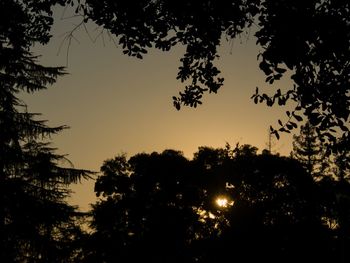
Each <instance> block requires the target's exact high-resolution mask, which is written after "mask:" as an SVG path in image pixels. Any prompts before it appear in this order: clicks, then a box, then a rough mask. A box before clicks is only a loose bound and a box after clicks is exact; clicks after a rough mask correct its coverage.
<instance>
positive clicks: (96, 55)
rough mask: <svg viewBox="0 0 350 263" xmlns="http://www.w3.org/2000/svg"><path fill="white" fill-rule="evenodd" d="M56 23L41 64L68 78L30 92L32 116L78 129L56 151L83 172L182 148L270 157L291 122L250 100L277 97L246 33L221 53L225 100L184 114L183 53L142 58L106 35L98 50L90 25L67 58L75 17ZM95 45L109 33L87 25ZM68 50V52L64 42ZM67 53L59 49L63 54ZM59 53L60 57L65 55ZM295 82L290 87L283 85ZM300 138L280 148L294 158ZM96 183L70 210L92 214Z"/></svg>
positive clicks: (85, 187) (286, 138) (215, 97)
mask: <svg viewBox="0 0 350 263" xmlns="http://www.w3.org/2000/svg"><path fill="white" fill-rule="evenodd" d="M55 16H56V17H57V19H56V22H55V24H54V27H53V31H52V33H53V35H54V37H53V38H52V40H51V42H50V43H49V44H48V45H46V46H36V47H35V48H34V51H35V52H36V53H38V54H41V55H42V57H41V59H40V61H41V62H42V63H43V64H44V65H48V66H62V65H63V66H64V65H67V62H68V65H67V72H68V73H69V75H66V76H64V77H61V78H60V79H59V80H58V81H57V83H56V84H55V85H53V86H52V87H50V88H49V89H48V90H46V91H41V92H38V93H35V94H34V95H33V94H31V95H23V96H22V98H23V99H24V101H25V102H26V103H27V104H28V110H29V111H30V112H39V113H42V118H43V119H47V120H49V122H48V124H49V125H51V126H55V125H62V124H66V125H68V126H70V129H69V130H65V131H64V132H62V133H61V134H60V135H57V136H55V137H53V146H54V147H57V148H58V153H64V154H68V158H69V159H70V160H71V161H72V162H73V164H74V166H75V167H76V168H83V169H91V170H94V171H99V168H100V166H101V165H102V162H103V161H104V160H106V159H107V158H112V157H114V156H115V155H116V154H118V153H127V154H128V156H129V157H130V156H132V155H133V154H136V153H139V152H152V151H163V150H164V149H169V148H170V149H176V150H181V151H183V153H184V155H185V156H186V157H188V158H192V155H193V153H194V152H195V151H196V150H197V148H198V146H212V147H224V146H225V143H226V142H228V143H230V144H231V145H233V146H234V145H235V144H236V143H237V142H239V143H240V144H244V143H248V144H251V145H254V146H256V147H258V148H259V150H262V149H264V148H266V144H267V141H268V128H269V126H270V125H275V126H276V127H277V119H278V118H282V120H285V117H284V116H285V114H284V111H285V110H287V109H286V108H280V107H278V106H275V107H272V108H269V107H267V106H265V105H255V104H254V103H253V101H252V100H251V99H250V97H251V95H252V94H253V93H254V92H255V88H256V87H257V86H258V87H260V88H261V89H262V90H264V91H267V92H268V91H269V90H271V92H272V91H273V90H274V89H273V87H272V86H271V85H267V84H265V82H264V80H265V77H264V75H263V73H262V72H261V71H260V70H259V68H258V61H257V54H258V53H259V48H258V47H257V46H256V45H255V39H254V37H253V36H252V34H251V36H242V38H241V39H236V40H235V41H233V42H227V41H224V42H223V44H222V46H221V47H220V56H221V57H220V59H219V60H218V61H217V66H218V67H219V69H220V70H221V71H222V76H223V77H224V78H225V82H224V86H223V87H222V88H221V89H220V90H219V92H218V94H210V95H209V94H208V95H206V96H205V98H204V100H203V105H202V106H199V107H197V108H182V109H181V110H180V111H177V110H176V109H175V108H174V107H173V105H172V96H174V95H177V94H178V91H180V90H181V89H182V87H183V86H184V85H183V84H182V83H181V82H179V81H177V80H176V75H177V71H178V67H179V66H180V62H179V59H180V58H181V56H182V54H183V52H184V47H181V46H178V47H175V48H174V49H173V50H172V51H170V52H161V51H158V50H150V52H149V54H148V55H146V56H145V57H144V59H142V60H138V59H135V58H131V57H128V56H126V55H123V54H122V49H121V47H116V46H115V45H114V44H113V42H112V41H110V40H109V38H108V35H107V34H106V33H104V34H103V36H104V41H103V38H102V37H99V38H98V39H97V40H96V42H95V43H93V42H92V41H91V40H89V37H88V35H87V33H86V32H85V30H84V29H83V28H80V30H78V31H77V32H76V33H75V37H76V39H77V40H78V42H79V43H78V42H77V41H75V40H72V42H71V45H70V48H69V55H68V61H67V56H66V53H67V44H68V42H67V41H65V39H64V37H65V35H66V34H65V32H67V31H68V30H70V29H72V28H74V25H75V24H77V23H78V22H77V21H78V20H79V19H78V20H77V19H61V17H62V16H65V17H67V16H69V14H67V13H65V14H63V10H62V9H56V12H55ZM88 31H89V34H90V35H91V36H92V37H93V38H94V37H96V36H97V35H98V34H99V32H100V31H101V29H97V30H96V26H94V25H91V24H90V25H89V26H88ZM61 44H63V45H62V47H61V48H60V45H61ZM59 51H60V52H59ZM58 53H59V54H58ZM290 85H291V83H290V82H289V81H287V80H282V81H280V82H278V83H277V86H278V88H281V89H285V88H288V87H290ZM291 139H292V136H291V135H288V134H283V135H282V138H281V139H280V140H279V141H275V143H274V147H273V150H275V151H277V152H279V153H281V154H282V155H288V154H289V152H290V150H291ZM93 184H94V182H93V181H88V182H86V181H84V182H82V183H81V184H78V185H74V186H73V187H72V189H73V190H74V191H75V194H74V195H73V196H72V198H71V203H73V204H77V205H79V206H80V208H81V209H83V210H87V209H88V208H89V203H92V202H94V200H95V199H94V196H95V195H94V192H93Z"/></svg>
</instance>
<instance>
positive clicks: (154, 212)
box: [85, 145, 349, 262]
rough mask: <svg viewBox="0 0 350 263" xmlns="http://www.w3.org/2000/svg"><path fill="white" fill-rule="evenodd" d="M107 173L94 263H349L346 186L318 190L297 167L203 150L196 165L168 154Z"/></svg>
mask: <svg viewBox="0 0 350 263" xmlns="http://www.w3.org/2000/svg"><path fill="white" fill-rule="evenodd" d="M101 171H102V173H103V174H102V175H101V176H100V177H99V178H98V180H97V181H96V185H95V191H96V194H97V195H98V196H100V200H99V201H98V202H97V203H96V204H95V205H93V210H92V216H93V220H92V225H91V227H92V229H93V231H94V232H93V234H92V235H91V239H90V240H89V242H88V244H89V246H88V247H89V251H88V252H89V253H87V254H86V258H85V261H86V262H117V261H118V262H130V261H135V262H136V261H138V260H143V261H147V262H220V261H224V260H225V261H227V260H229V261H230V260H231V261H234V260H237V261H239V262H256V261H262V262H265V261H266V262H296V261H300V262H329V261H334V262H346V261H344V260H346V259H348V255H347V254H346V250H344V247H347V246H348V244H349V243H348V236H349V235H348V234H347V232H346V231H347V230H346V228H347V223H346V222H347V221H346V218H347V217H346V216H345V213H346V211H348V210H347V209H348V204H345V203H344V202H346V201H345V199H344V198H345V197H343V199H342V201H341V202H339V203H337V204H336V205H335V204H334V203H332V202H335V199H334V198H337V197H336V196H335V195H334V193H340V192H341V191H340V189H334V187H340V185H338V184H337V186H334V185H331V184H330V183H326V181H324V180H322V181H321V182H316V181H315V180H314V179H313V177H312V176H311V175H310V174H309V173H308V172H307V171H306V170H305V169H304V167H303V165H302V164H301V163H299V162H298V161H297V160H295V159H291V158H288V157H280V156H277V155H272V154H266V153H265V154H257V149H256V148H255V147H252V146H250V145H242V146H240V145H237V146H236V148H235V149H231V148H230V147H227V148H225V149H213V148H209V147H200V148H199V150H198V152H197V153H195V154H194V158H193V160H191V161H189V160H187V159H185V158H184V157H183V156H182V155H181V154H180V153H179V152H176V151H173V150H167V151H164V152H163V153H161V154H159V153H152V154H137V155H135V156H133V157H131V158H130V159H129V160H127V159H126V157H125V156H124V155H122V156H118V157H116V158H114V159H110V160H107V161H106V162H105V163H104V165H103V166H102V168H101ZM334 183H336V182H335V181H332V184H334ZM346 185H348V184H346ZM346 187H348V186H346ZM330 189H333V190H334V191H333V190H332V191H331V190H330ZM327 191H328V192H327ZM338 198H339V197H338ZM220 199H221V200H224V202H223V203H221V204H220V203H219V202H218V200H220ZM340 205H341V206H342V209H339V210H338V208H339V207H337V206H340ZM344 209H345V210H344ZM338 213H340V214H339V215H338ZM331 219H334V220H335V221H336V222H337V223H336V224H337V225H339V227H334V226H331V225H330V224H329V222H330V220H331ZM342 224H344V225H343V226H342ZM341 229H342V230H341ZM345 233H346V234H345ZM342 260H343V261H342Z"/></svg>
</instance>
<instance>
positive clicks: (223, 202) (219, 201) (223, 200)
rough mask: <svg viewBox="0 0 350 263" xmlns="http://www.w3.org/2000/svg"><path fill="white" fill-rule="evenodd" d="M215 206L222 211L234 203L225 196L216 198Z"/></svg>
mask: <svg viewBox="0 0 350 263" xmlns="http://www.w3.org/2000/svg"><path fill="white" fill-rule="evenodd" d="M215 204H216V205H217V206H218V207H219V208H221V209H223V208H227V207H229V206H233V204H234V201H233V200H231V199H230V198H228V197H226V196H222V195H221V196H218V197H217V198H216V199H215Z"/></svg>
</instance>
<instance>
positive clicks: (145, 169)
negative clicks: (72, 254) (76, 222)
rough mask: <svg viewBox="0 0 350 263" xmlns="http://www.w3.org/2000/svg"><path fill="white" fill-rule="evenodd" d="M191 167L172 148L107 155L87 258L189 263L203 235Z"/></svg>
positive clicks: (199, 201)
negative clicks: (160, 151) (108, 158)
mask: <svg viewBox="0 0 350 263" xmlns="http://www.w3.org/2000/svg"><path fill="white" fill-rule="evenodd" d="M191 171H192V169H191V167H190V163H189V161H188V160H187V159H186V158H184V157H183V156H182V154H181V153H180V152H177V151H173V150H166V151H164V152H162V153H161V154H159V153H155V152H154V153H152V154H137V155H135V156H133V157H131V158H130V159H129V160H127V159H126V157H125V156H123V155H122V156H117V157H115V158H114V159H110V160H106V161H105V162H104V164H103V166H102V167H101V172H102V175H101V176H100V177H98V179H97V181H96V184H95V192H96V194H97V196H100V200H99V201H98V202H97V203H96V204H95V205H93V210H92V216H93V220H92V228H93V229H94V231H95V232H94V233H93V235H92V239H91V240H92V245H91V246H90V247H93V250H92V252H90V254H89V253H87V254H88V256H87V258H86V261H87V262H116V261H118V262H130V261H135V262H136V261H141V260H142V261H147V262H192V261H193V260H194V258H195V256H196V253H193V247H194V246H195V245H194V244H195V243H196V240H197V239H200V238H201V237H202V236H203V235H205V234H204V232H203V230H202V229H203V223H201V221H200V220H199V219H200V216H201V214H200V213H199V209H200V208H201V207H202V202H203V200H202V198H201V196H202V195H203V192H202V189H201V187H198V185H196V184H195V183H196V182H198V180H196V181H195V182H194V178H193V176H191ZM194 174H196V173H194ZM202 216H204V215H203V214H202ZM193 262H194V261H193Z"/></svg>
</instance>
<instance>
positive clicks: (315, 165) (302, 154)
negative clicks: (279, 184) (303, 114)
mask: <svg viewBox="0 0 350 263" xmlns="http://www.w3.org/2000/svg"><path fill="white" fill-rule="evenodd" d="M291 156H292V158H294V159H297V160H298V161H300V162H301V163H302V164H303V165H304V167H305V169H306V170H307V172H308V173H309V174H310V175H312V176H313V177H314V179H319V178H320V176H322V175H324V174H323V173H324V172H325V170H326V168H327V166H328V164H327V160H326V159H327V158H326V155H325V151H324V148H323V147H322V143H321V141H320V140H319V138H318V136H317V133H316V130H315V128H314V127H312V125H311V124H310V123H308V122H307V123H306V124H305V125H303V126H301V127H300V134H299V135H294V136H293V151H292V152H291Z"/></svg>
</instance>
